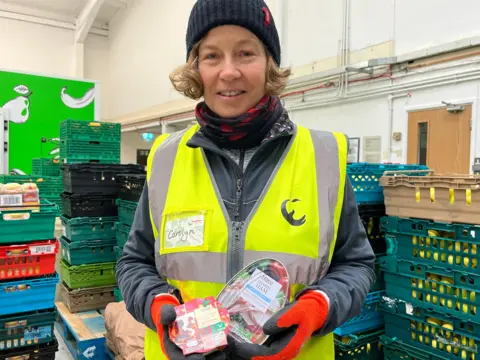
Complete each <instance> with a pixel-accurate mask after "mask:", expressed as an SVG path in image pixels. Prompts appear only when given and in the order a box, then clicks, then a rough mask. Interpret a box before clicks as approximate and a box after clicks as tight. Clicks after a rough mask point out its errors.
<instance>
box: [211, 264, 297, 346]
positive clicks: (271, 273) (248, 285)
mask: <svg viewBox="0 0 480 360" xmlns="http://www.w3.org/2000/svg"><path fill="white" fill-rule="evenodd" d="M289 290H290V280H289V276H288V272H287V269H286V268H285V266H284V265H283V264H282V263H281V262H279V261H278V260H275V259H262V260H258V261H256V262H254V263H252V264H250V265H248V266H247V267H245V268H244V269H242V270H241V271H240V272H239V273H238V274H236V275H235V276H234V277H233V278H232V279H231V280H230V281H229V282H228V283H227V284H226V285H225V287H224V288H223V289H222V291H221V292H220V294H219V295H218V297H217V300H218V301H219V302H220V303H221V304H222V305H223V306H224V307H225V308H226V309H227V310H228V313H229V315H230V330H229V335H230V336H232V337H233V338H234V339H236V340H237V341H240V342H248V343H253V344H263V343H264V342H265V341H266V340H267V339H268V335H266V334H264V332H263V325H264V324H265V322H266V321H267V320H268V319H270V317H272V315H273V314H275V313H276V312H277V311H279V310H281V309H282V308H283V307H284V306H285V304H287V302H288V299H289Z"/></svg>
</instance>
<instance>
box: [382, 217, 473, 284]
mask: <svg viewBox="0 0 480 360" xmlns="http://www.w3.org/2000/svg"><path fill="white" fill-rule="evenodd" d="M382 229H383V231H385V233H386V238H385V239H386V241H387V254H388V255H395V256H397V257H398V258H400V259H404V260H411V261H415V262H418V263H421V264H425V265H431V266H438V267H443V268H445V269H450V270H458V271H463V272H467V273H472V274H478V275H480V266H479V262H480V253H477V246H478V245H479V244H480V226H475V225H467V224H445V223H440V222H433V221H429V220H418V219H401V218H398V217H385V218H383V219H382ZM477 235H478V236H477Z"/></svg>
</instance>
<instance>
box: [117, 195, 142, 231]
mask: <svg viewBox="0 0 480 360" xmlns="http://www.w3.org/2000/svg"><path fill="white" fill-rule="evenodd" d="M115 203H116V204H117V207H118V219H119V220H120V222H121V223H122V224H124V225H128V226H132V224H133V219H134V218H135V211H136V210H137V206H138V202H133V201H126V200H121V199H117V200H116V201H115Z"/></svg>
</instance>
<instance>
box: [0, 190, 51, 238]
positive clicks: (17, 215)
mask: <svg viewBox="0 0 480 360" xmlns="http://www.w3.org/2000/svg"><path fill="white" fill-rule="evenodd" d="M57 213H58V206H56V205H54V204H52V203H50V202H48V201H46V200H44V199H42V200H41V201H40V207H39V210H16V209H15V210H13V209H12V210H8V211H0V229H1V231H0V244H17V243H20V242H25V241H36V240H51V239H54V238H55V235H54V233H55V218H56V216H57Z"/></svg>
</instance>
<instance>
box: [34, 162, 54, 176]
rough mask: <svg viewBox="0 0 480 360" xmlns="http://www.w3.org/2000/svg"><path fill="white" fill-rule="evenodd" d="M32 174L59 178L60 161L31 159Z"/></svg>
mask: <svg viewBox="0 0 480 360" xmlns="http://www.w3.org/2000/svg"><path fill="white" fill-rule="evenodd" d="M32 174H33V175H41V176H60V175H61V173H60V160H54V159H49V158H34V159H32Z"/></svg>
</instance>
